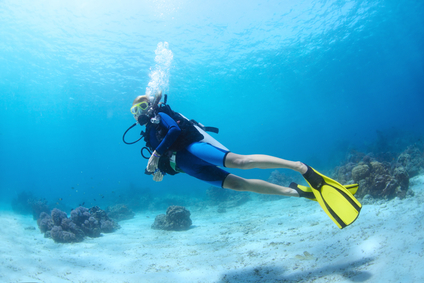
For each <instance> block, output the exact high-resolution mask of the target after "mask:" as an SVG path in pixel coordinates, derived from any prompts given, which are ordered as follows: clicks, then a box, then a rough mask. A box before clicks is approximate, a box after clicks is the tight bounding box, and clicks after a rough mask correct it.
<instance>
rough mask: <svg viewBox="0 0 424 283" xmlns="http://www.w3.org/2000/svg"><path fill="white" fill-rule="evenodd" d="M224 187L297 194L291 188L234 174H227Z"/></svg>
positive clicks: (294, 195)
mask: <svg viewBox="0 0 424 283" xmlns="http://www.w3.org/2000/svg"><path fill="white" fill-rule="evenodd" d="M223 187H224V189H232V190H236V191H249V192H254V193H258V194H268V195H281V196H289V197H298V196H299V194H298V193H297V192H296V190H294V189H292V188H287V187H283V186H279V185H276V184H272V183H269V182H266V181H263V180H256V179H244V178H242V177H239V176H236V175H234V174H229V175H228V176H227V177H226V178H225V180H224V184H223Z"/></svg>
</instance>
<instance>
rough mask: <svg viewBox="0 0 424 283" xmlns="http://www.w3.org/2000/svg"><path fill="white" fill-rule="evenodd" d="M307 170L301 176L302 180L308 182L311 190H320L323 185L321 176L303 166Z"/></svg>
mask: <svg viewBox="0 0 424 283" xmlns="http://www.w3.org/2000/svg"><path fill="white" fill-rule="evenodd" d="M304 165H305V166H306V167H307V168H308V169H307V171H306V172H305V173H304V174H302V175H303V178H305V180H306V181H308V183H309V185H311V187H312V188H314V189H316V190H319V189H321V187H322V185H323V184H324V179H323V178H322V176H320V175H319V174H317V172H315V171H314V169H312V168H311V167H310V166H308V165H306V164H304Z"/></svg>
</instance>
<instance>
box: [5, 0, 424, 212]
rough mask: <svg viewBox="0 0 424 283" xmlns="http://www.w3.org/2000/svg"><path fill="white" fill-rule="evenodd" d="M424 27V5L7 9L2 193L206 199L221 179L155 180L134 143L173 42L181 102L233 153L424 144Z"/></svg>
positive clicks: (173, 94)
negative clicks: (401, 136)
mask: <svg viewBox="0 0 424 283" xmlns="http://www.w3.org/2000/svg"><path fill="white" fill-rule="evenodd" d="M423 19H424V2H423V1H418V0H417V1H266V2H264V1H259V0H254V1H247V2H246V1H220V0H219V1H209V2H207V1H176V2H171V1H41V0H35V1H20V0H2V1H0V109H1V111H0V159H1V162H0V199H1V200H2V201H4V202H7V201H9V200H10V199H11V198H13V197H15V196H16V194H17V192H20V191H23V190H26V191H32V192H34V193H35V194H36V195H37V196H41V197H45V198H47V199H48V200H50V201H53V202H54V201H55V200H57V199H58V198H63V199H64V201H68V203H69V205H76V204H77V203H78V202H81V201H84V200H86V201H87V202H89V201H90V202H91V203H93V200H92V199H93V198H94V197H95V196H98V195H99V194H103V195H105V196H106V199H107V198H112V197H113V193H112V191H114V192H116V191H118V192H119V191H124V190H127V189H128V188H130V187H135V188H140V189H143V188H150V189H151V190H152V191H154V192H155V193H158V194H162V193H163V194H165V193H168V192H173V193H176V194H178V193H181V194H182V195H184V194H189V193H191V192H194V193H199V194H202V193H203V192H204V191H205V190H206V189H207V188H208V187H209V186H208V185H207V184H205V183H202V182H200V181H197V180H195V179H192V178H190V177H188V176H184V175H182V174H180V175H178V176H175V177H170V176H166V177H165V180H164V181H163V182H161V183H155V182H153V181H152V179H151V177H150V176H146V175H144V174H143V172H144V168H145V166H146V160H144V159H142V158H141V156H140V154H139V150H140V148H141V146H142V145H141V143H139V144H137V145H132V146H128V145H125V144H124V143H123V142H122V134H123V132H124V131H125V130H126V129H127V128H128V127H129V126H130V125H131V124H132V123H134V120H133V118H132V116H131V114H130V111H129V108H130V106H131V104H132V101H133V99H134V98H135V97H136V96H137V95H141V94H144V93H145V90H146V87H147V86H148V83H149V81H150V79H151V78H150V77H149V73H150V72H151V70H152V69H154V68H155V66H156V62H155V50H156V49H157V46H158V44H159V43H161V42H167V43H168V44H169V50H171V51H172V54H173V60H172V64H171V67H170V69H169V70H168V71H169V83H168V84H167V86H166V89H165V91H166V93H168V96H169V97H168V102H169V104H170V105H172V107H173V108H174V109H175V110H177V111H179V112H182V113H183V114H184V115H185V116H187V117H189V118H194V119H196V120H198V121H200V122H202V123H203V124H205V125H210V126H216V127H219V128H220V133H219V134H218V135H215V137H216V138H217V139H218V140H219V141H220V142H222V143H223V144H225V145H226V146H227V147H228V148H230V149H231V151H233V152H236V153H241V154H249V153H265V154H271V155H275V156H279V157H282V158H285V159H291V160H302V161H304V162H308V163H310V164H311V165H314V166H315V167H317V168H320V169H322V170H327V169H330V168H332V166H335V165H337V164H338V162H340V158H341V157H342V156H343V155H344V154H345V153H346V152H347V150H348V148H366V146H367V144H370V143H372V142H374V141H375V139H376V138H377V134H376V131H390V130H395V131H400V132H405V133H406V132H407V133H413V134H414V135H417V136H419V135H422V134H423V133H424V127H423V121H424V111H423V110H424V107H423V106H424V91H423V90H424V20H423ZM140 130H141V128H139V129H137V130H134V132H133V133H132V134H131V135H130V136H129V138H130V137H136V136H137V135H138V133H139V131H140ZM232 172H233V173H237V174H240V175H242V176H245V177H251V178H262V179H266V178H268V176H269V174H270V171H269V170H250V171H243V172H240V171H232ZM72 188H73V189H72ZM76 191H78V192H76ZM97 198H98V197H97ZM88 200H89V201H88ZM98 201H100V200H98ZM103 201H105V202H106V200H103Z"/></svg>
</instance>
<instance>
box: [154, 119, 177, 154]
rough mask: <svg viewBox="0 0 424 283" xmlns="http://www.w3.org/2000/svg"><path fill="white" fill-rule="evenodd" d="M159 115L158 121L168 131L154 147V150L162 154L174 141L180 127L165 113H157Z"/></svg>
mask: <svg viewBox="0 0 424 283" xmlns="http://www.w3.org/2000/svg"><path fill="white" fill-rule="evenodd" d="M158 115H159V116H160V123H161V124H162V126H163V127H165V128H166V129H168V132H167V134H166V136H165V138H164V139H163V140H162V142H161V143H160V144H159V145H158V147H157V148H156V152H157V153H159V154H161V155H162V154H163V153H164V152H165V151H167V150H168V148H169V147H170V146H171V145H172V144H173V143H174V142H175V140H176V139H177V138H178V137H179V135H180V134H181V129H180V127H178V124H177V122H175V121H174V119H172V118H171V117H169V115H167V114H165V113H158Z"/></svg>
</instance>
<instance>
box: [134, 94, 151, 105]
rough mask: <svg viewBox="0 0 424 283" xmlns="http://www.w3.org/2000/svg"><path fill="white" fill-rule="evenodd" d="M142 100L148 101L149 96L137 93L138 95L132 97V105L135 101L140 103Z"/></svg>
mask: <svg viewBox="0 0 424 283" xmlns="http://www.w3.org/2000/svg"><path fill="white" fill-rule="evenodd" d="M143 101H146V102H150V98H149V96H147V95H139V96H137V97H136V98H135V99H134V101H133V104H132V105H133V106H134V105H136V104H137V103H140V102H143Z"/></svg>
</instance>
